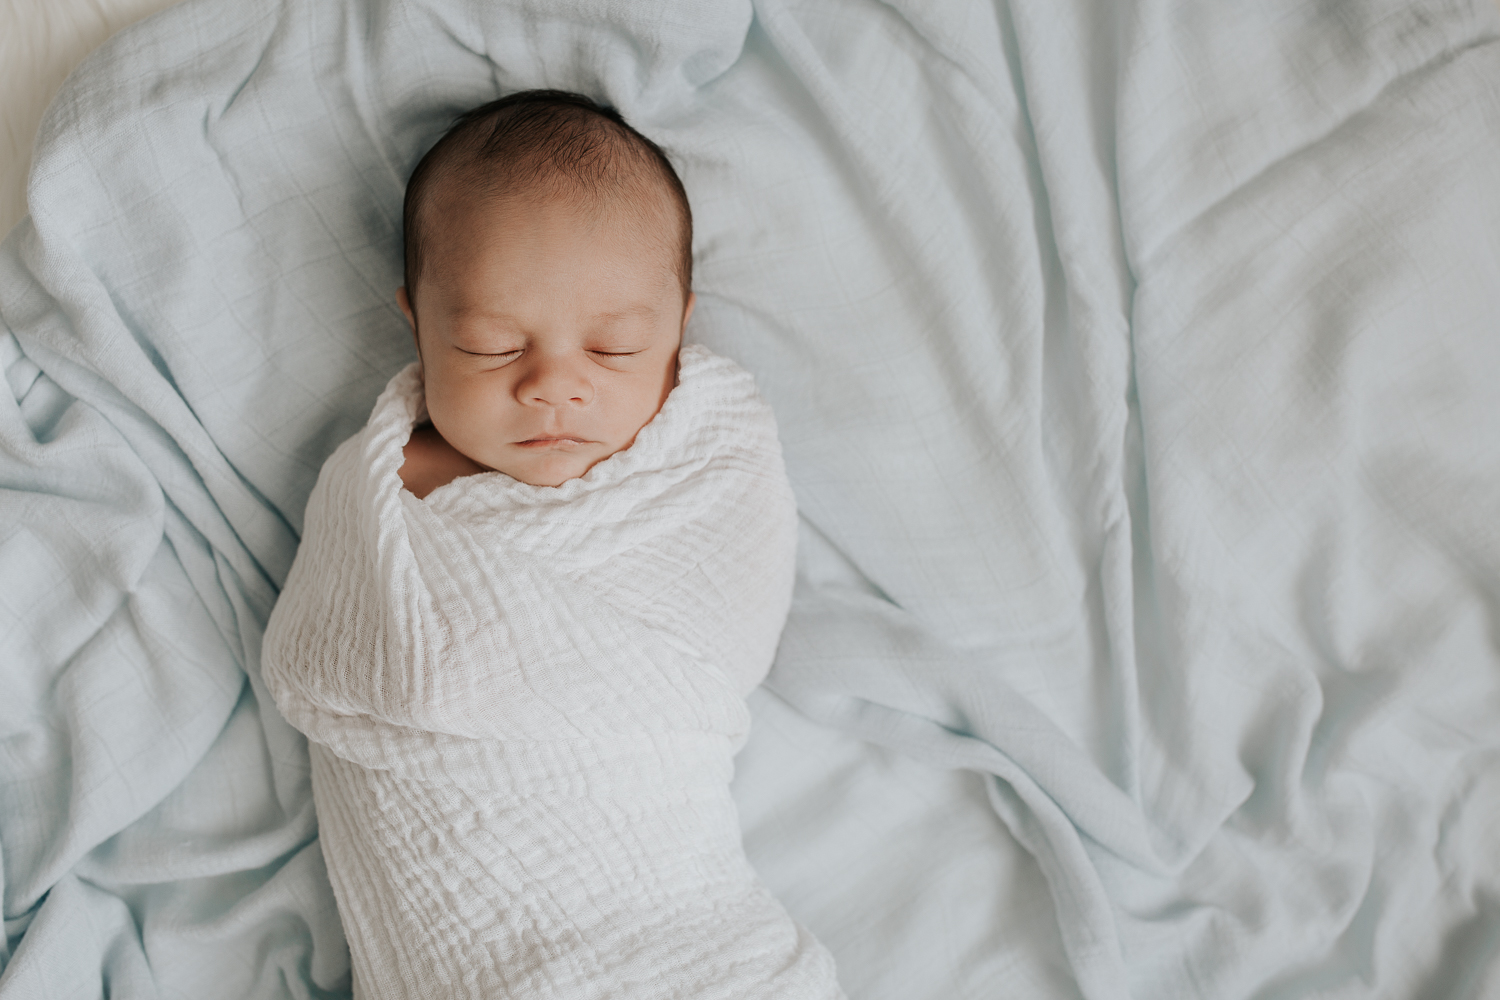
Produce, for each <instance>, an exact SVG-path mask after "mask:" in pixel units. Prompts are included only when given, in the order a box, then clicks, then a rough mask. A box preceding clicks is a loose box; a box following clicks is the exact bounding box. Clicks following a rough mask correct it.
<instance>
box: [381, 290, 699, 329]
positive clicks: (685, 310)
mask: <svg viewBox="0 0 1500 1000" xmlns="http://www.w3.org/2000/svg"><path fill="white" fill-rule="evenodd" d="M401 292H402V294H403V295H404V294H405V293H406V289H404V288H403V289H401ZM697 304H698V293H697V292H688V294H687V304H686V305H684V306H683V307H682V329H683V330H686V329H687V325H688V320H690V319H692V318H693V306H695V305H697Z"/></svg>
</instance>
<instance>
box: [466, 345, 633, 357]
mask: <svg viewBox="0 0 1500 1000" xmlns="http://www.w3.org/2000/svg"><path fill="white" fill-rule="evenodd" d="M459 350H460V351H463V353H465V354H467V355H469V356H470V357H473V358H508V357H510V356H511V355H512V354H520V353H521V352H520V351H519V350H514V351H501V352H500V353H499V354H484V353H482V352H480V351H464V349H463V348H462V347H460V348H459ZM589 353H590V354H598V355H602V356H603V357H606V358H633V357H635V356H636V355H637V354H640V353H641V352H640V351H590V352H589Z"/></svg>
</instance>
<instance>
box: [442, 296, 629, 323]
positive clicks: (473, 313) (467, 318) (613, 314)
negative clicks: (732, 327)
mask: <svg viewBox="0 0 1500 1000" xmlns="http://www.w3.org/2000/svg"><path fill="white" fill-rule="evenodd" d="M655 314H656V310H655V309H654V308H652V307H651V306H649V305H647V304H646V303H644V302H639V303H636V304H635V305H631V306H626V307H625V308H623V309H612V310H610V311H609V312H602V313H595V314H594V315H593V316H590V317H589V318H590V319H592V320H595V321H598V320H618V319H628V318H631V317H635V316H643V317H650V316H654V315H655ZM453 319H455V320H458V321H462V322H473V321H476V320H488V321H489V322H492V323H508V324H510V325H511V326H516V327H519V326H521V325H522V324H521V321H520V320H518V319H516V318H515V317H514V316H512V315H511V314H510V313H502V312H489V311H487V310H484V309H463V310H460V311H457V312H455V313H453Z"/></svg>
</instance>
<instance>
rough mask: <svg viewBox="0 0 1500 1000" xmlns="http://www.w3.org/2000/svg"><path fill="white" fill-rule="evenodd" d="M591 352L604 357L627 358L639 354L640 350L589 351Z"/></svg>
mask: <svg viewBox="0 0 1500 1000" xmlns="http://www.w3.org/2000/svg"><path fill="white" fill-rule="evenodd" d="M590 353H591V354H602V355H603V356H604V357H606V358H629V357H634V356H635V355H637V354H640V353H641V352H640V351H591V352H590Z"/></svg>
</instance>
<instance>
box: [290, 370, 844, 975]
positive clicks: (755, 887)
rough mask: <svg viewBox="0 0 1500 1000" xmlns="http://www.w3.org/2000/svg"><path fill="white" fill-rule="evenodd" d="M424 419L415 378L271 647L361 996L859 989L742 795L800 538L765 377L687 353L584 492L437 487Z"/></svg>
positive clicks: (323, 502) (322, 537) (585, 481)
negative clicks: (415, 433)
mask: <svg viewBox="0 0 1500 1000" xmlns="http://www.w3.org/2000/svg"><path fill="white" fill-rule="evenodd" d="M424 415H425V414H424V406H423V401H422V390H421V382H420V377H419V374H418V371H417V366H416V365H412V366H410V367H408V368H407V369H405V370H404V371H402V372H401V373H399V374H398V375H397V376H396V377H395V378H393V379H392V380H391V383H390V385H389V387H388V388H387V389H386V391H385V393H384V394H383V395H382V396H381V397H380V399H379V400H378V401H377V403H376V405H375V409H374V412H373V414H372V415H371V418H370V422H369V424H368V425H367V426H366V428H365V429H364V431H363V432H361V433H360V434H358V435H356V436H355V437H354V438H352V439H350V440H349V441H348V442H347V443H345V444H344V445H343V446H342V447H340V448H339V449H338V450H337V451H336V452H335V453H334V455H333V456H332V457H331V458H330V459H329V461H328V463H327V465H326V466H325V467H324V469H323V472H322V474H321V475H320V477H319V480H318V484H317V486H316V488H315V489H314V490H313V493H312V496H311V499H310V500H309V504H308V511H307V522H306V523H307V530H306V534H305V536H304V538H303V543H302V547H301V549H300V550H299V552H298V555H297V560H296V562H295V564H294V565H293V568H292V571H291V574H290V575H289V577H288V579H287V586H286V589H285V590H284V592H283V594H282V597H281V600H280V602H279V603H278V604H277V607H276V610H275V612H274V613H273V614H272V617H271V622H270V625H269V627H268V630H267V633H266V644H265V653H264V661H263V662H264V669H265V676H266V680H267V683H268V685H269V686H270V688H271V690H272V692H273V693H274V695H275V697H276V700H277V703H278V704H279V705H280V707H281V709H282V711H283V712H284V713H285V715H286V716H287V718H288V719H289V720H290V721H291V722H292V723H293V724H294V725H295V726H296V727H297V728H298V729H300V730H302V731H303V732H304V733H306V734H307V735H308V737H309V738H310V739H311V740H312V741H313V744H314V751H313V787H314V795H315V798H316V801H317V805H318V813H319V818H320V829H321V835H322V840H323V848H324V852H325V854H326V855H327V859H328V863H329V872H330V876H331V878H332V881H333V884H334V889H335V893H336V895H337V897H338V900H339V907H340V911H341V913H342V914H343V915H344V921H345V930H346V933H347V934H348V937H349V942H350V951H351V956H352V959H353V966H354V972H355V986H356V993H357V994H362V995H367V996H380V997H406V996H428V995H433V991H440V992H441V993H442V994H443V995H445V996H458V997H494V996H525V997H554V996H555V997H569V998H576V997H606V996H608V997H634V996H650V997H679V996H680V997H715V996H723V997H760V996H764V997H777V998H783V1000H784V998H792V997H808V998H814V997H835V996H838V995H839V992H838V987H837V985H836V983H835V980H834V977H833V967H832V959H831V958H830V957H829V955H828V953H827V952H826V951H825V950H824V949H823V948H822V947H821V945H819V944H818V943H817V942H816V941H815V940H814V939H813V938H812V937H811V936H810V935H809V934H807V932H806V931H804V930H802V929H801V928H800V927H799V926H797V925H796V924H795V923H794V922H793V921H792V919H791V918H790V917H789V916H788V915H787V914H786V912H785V910H784V909H782V907H781V905H780V904H779V903H778V902H777V901H776V900H775V898H774V897H773V896H772V895H771V894H770V892H769V891H768V890H767V889H766V888H765V887H764V886H763V885H762V884H761V882H760V880H759V879H758V878H757V877H756V875H755V873H754V871H753V870H752V869H751V868H750V865H749V863H748V861H747V860H746V859H745V855H744V851H743V848H742V847H741V843H740V832H739V823H738V817H737V813H736V811H735V806H734V802H733V800H732V799H731V797H730V795H729V780H730V778H731V776H732V773H733V763H732V760H733V755H734V752H735V751H736V750H737V749H738V748H739V746H740V745H741V744H742V743H743V741H744V739H745V735H746V733H747V731H748V728H749V712H748V709H747V708H746V705H745V701H744V696H745V695H746V694H747V693H748V692H749V691H750V690H751V689H753V688H754V687H755V685H756V684H758V683H759V682H760V680H761V678H762V677H763V676H764V675H765V673H766V671H767V670H768V669H769V667H770V663H771V658H772V656H773V655H774V652H775V648H776V643H777V639H778V636H779V634H780V631H781V627H782V624H783V622H784V621H785V618H786V614H787V609H788V606H789V603H790V600H791V584H792V576H793V560H794V550H795V545H796V507H795V502H794V500H793V498H792V494H791V490H790V487H789V485H788V483H787V479H786V473H785V470H784V466H783V464H782V460H781V451H780V446H779V444H778V443H777V439H776V428H775V422H774V420H773V418H772V416H771V412H770V409H769V408H768V407H767V406H766V405H765V404H764V402H762V401H761V399H760V397H759V396H758V395H757V393H756V391H755V386H754V381H753V380H752V379H751V377H750V376H749V375H748V374H747V373H745V372H744V371H743V370H741V369H740V368H739V367H738V366H736V365H734V364H733V363H732V362H730V361H727V360H726V359H723V358H720V357H717V356H715V355H713V354H711V353H710V352H708V351H707V350H706V349H704V348H701V347H691V346H690V347H687V348H684V349H683V351H682V354H681V364H680V376H679V384H678V385H677V386H676V387H675V388H674V390H673V391H672V393H671V395H670V396H669V397H668V399H667V402H666V403H665V405H664V406H663V408H662V410H661V412H660V413H659V414H658V415H657V417H656V418H655V419H654V420H653V421H652V422H651V423H650V424H648V425H647V426H646V427H645V428H644V429H643V430H642V431H641V433H640V434H639V435H638V436H637V439H636V441H635V443H634V444H633V445H632V446H631V447H630V448H628V449H626V450H624V451H622V452H619V453H617V454H616V455H614V456H611V457H610V458H608V459H606V460H605V461H603V462H601V463H599V464H598V465H596V466H595V467H594V468H593V469H592V470H590V472H589V473H588V474H587V475H585V476H583V477H582V478H579V479H574V480H570V481H568V482H566V483H564V484H562V485H561V486H558V487H537V486H530V485H527V484H525V483H520V482H517V481H516V480H513V479H511V478H510V477H509V476H506V475H504V474H503V473H498V472H494V473H486V474H482V475H478V476H471V477H467V478H463V479H459V480H455V481H454V482H452V483H450V484H448V485H446V486H443V487H440V488H439V489H437V490H434V491H433V492H432V493H431V494H429V495H428V496H427V497H426V498H425V499H421V500H419V499H417V498H416V497H414V496H413V495H412V494H411V493H409V492H407V491H405V490H404V489H402V487H401V482H400V477H399V472H398V470H399V469H400V467H401V464H402V461H403V454H402V449H403V447H404V445H405V443H406V441H407V438H408V436H409V434H410V431H411V428H412V427H413V425H414V424H415V423H417V422H419V421H420V420H421V419H423V417H424Z"/></svg>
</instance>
